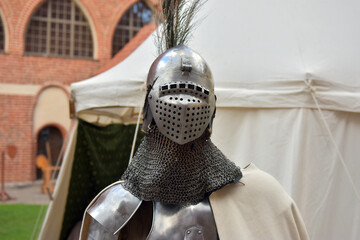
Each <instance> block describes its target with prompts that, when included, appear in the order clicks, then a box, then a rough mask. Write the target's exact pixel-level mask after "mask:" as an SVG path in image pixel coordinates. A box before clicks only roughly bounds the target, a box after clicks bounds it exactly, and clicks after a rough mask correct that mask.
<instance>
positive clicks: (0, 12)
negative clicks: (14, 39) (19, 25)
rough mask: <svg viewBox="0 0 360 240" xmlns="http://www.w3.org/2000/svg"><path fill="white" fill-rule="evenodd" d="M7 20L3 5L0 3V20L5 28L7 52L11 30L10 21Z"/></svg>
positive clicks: (5, 49)
mask: <svg viewBox="0 0 360 240" xmlns="http://www.w3.org/2000/svg"><path fill="white" fill-rule="evenodd" d="M6 20H7V19H6V17H5V15H4V12H3V6H2V4H0V21H1V22H2V25H3V29H4V52H7V49H8V42H9V30H8V23H7V21H6Z"/></svg>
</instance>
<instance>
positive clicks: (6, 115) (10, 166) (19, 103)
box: [0, 95, 35, 182]
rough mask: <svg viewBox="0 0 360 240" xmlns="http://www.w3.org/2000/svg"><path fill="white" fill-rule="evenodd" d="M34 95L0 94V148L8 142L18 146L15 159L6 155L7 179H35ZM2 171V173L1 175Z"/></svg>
mask: <svg viewBox="0 0 360 240" xmlns="http://www.w3.org/2000/svg"><path fill="white" fill-rule="evenodd" d="M33 101H34V97H31V96H14V95H12V96H10V95H0V106H1V111H0V150H1V152H3V151H6V146H7V145H8V144H13V145H15V146H16V147H17V153H16V156H15V158H14V159H10V158H9V157H8V156H7V157H6V161H5V164H6V167H5V169H6V172H5V179H6V181H15V182H26V181H29V180H33V179H35V165H34V162H33V161H34V160H33V158H32V154H33V153H32V147H31V139H32V136H31V135H32V130H31V129H32V113H31V111H32V105H33ZM1 172H2V171H0V175H1Z"/></svg>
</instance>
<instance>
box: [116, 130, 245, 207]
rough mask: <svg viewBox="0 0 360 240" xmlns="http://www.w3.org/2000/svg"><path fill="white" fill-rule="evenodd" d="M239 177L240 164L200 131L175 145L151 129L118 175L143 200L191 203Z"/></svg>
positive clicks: (200, 199) (125, 185) (240, 175)
mask: <svg viewBox="0 0 360 240" xmlns="http://www.w3.org/2000/svg"><path fill="white" fill-rule="evenodd" d="M241 177H242V173H241V171H240V168H239V167H237V166H236V165H235V164H234V163H233V162H231V161H230V160H228V159H227V158H226V157H225V156H224V154H223V153H222V152H221V151H220V150H219V149H218V148H217V147H216V146H215V145H214V144H213V143H212V142H211V140H210V139H209V138H208V137H207V136H206V134H204V135H203V136H202V137H200V138H199V139H197V140H195V141H192V142H190V143H186V144H184V145H179V144H177V143H175V142H173V141H171V140H169V139H168V138H166V137H165V136H164V135H162V134H161V133H160V132H159V131H158V130H157V129H154V130H153V131H152V132H150V133H149V134H148V135H146V136H145V137H144V138H143V140H142V143H141V144H140V146H139V148H138V150H137V152H136V154H135V156H134V158H133V159H132V161H131V163H130V164H129V166H128V168H127V170H126V171H125V173H124V174H123V176H122V179H123V180H125V182H124V188H125V189H127V190H128V191H130V192H131V193H132V194H134V195H135V196H136V197H138V198H140V199H142V200H145V201H160V202H165V203H171V204H195V203H198V202H200V201H202V200H203V199H204V197H205V196H207V194H210V193H211V192H213V191H215V190H217V189H219V188H221V187H223V186H224V185H226V184H229V183H232V182H234V181H237V180H239V179H240V178H241Z"/></svg>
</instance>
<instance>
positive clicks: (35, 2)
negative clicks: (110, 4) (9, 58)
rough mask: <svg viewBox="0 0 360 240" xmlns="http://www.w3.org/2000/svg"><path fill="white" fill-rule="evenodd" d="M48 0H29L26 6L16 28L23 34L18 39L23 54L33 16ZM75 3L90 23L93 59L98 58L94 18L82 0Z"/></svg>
mask: <svg viewBox="0 0 360 240" xmlns="http://www.w3.org/2000/svg"><path fill="white" fill-rule="evenodd" d="M46 1H48V0H28V1H27V2H26V6H25V7H24V8H23V11H22V13H21V16H20V17H19V21H18V24H17V26H16V31H15V32H16V33H17V34H22V36H21V37H19V38H16V39H19V41H20V42H19V43H17V44H19V46H20V49H21V54H22V53H23V52H24V51H25V39H26V31H27V28H28V25H29V23H30V20H31V16H32V15H33V14H34V13H35V11H36V10H37V9H38V8H39V7H40V5H41V4H42V3H44V2H46ZM72 1H74V3H75V5H76V6H77V7H78V8H79V9H80V11H81V12H82V13H83V14H84V16H85V18H86V20H87V21H88V23H89V27H90V31H91V35H92V37H93V58H94V59H96V58H97V49H98V47H97V42H98V40H97V35H96V33H95V27H94V23H93V21H92V18H91V17H90V14H89V13H88V11H87V9H86V7H85V6H84V5H83V3H82V2H81V1H80V0H72Z"/></svg>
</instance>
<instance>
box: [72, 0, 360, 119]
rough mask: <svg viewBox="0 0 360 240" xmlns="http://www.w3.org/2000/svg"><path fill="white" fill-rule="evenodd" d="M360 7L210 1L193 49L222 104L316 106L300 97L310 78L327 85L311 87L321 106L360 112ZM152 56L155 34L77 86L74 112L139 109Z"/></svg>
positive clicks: (280, 0)
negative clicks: (207, 67) (210, 74)
mask: <svg viewBox="0 0 360 240" xmlns="http://www.w3.org/2000/svg"><path fill="white" fill-rule="evenodd" d="M359 8H360V4H359V3H358V2H357V1H354V0H347V1H345V2H341V3H339V2H338V1H316V2H314V1H310V0H309V1H301V2H291V3H290V2H286V1H283V0H275V1H265V0H257V1H250V2H249V1H234V0H227V1H224V2H221V3H218V2H216V1H209V2H207V4H205V6H204V11H202V12H201V13H200V14H199V19H200V20H201V21H200V24H199V26H198V28H197V29H196V31H195V32H194V36H193V40H192V42H191V44H190V46H191V47H192V48H193V49H195V50H196V51H198V52H199V53H201V55H202V56H203V57H204V58H205V59H206V60H207V62H208V64H209V65H210V67H211V70H212V72H213V75H214V79H215V87H216V94H217V95H218V99H219V100H218V103H217V105H218V106H220V107H313V101H312V99H311V98H307V97H309V95H308V96H306V95H304V94H300V92H301V91H304V90H306V87H307V85H306V84H305V82H304V80H306V79H307V78H312V79H315V80H323V81H313V82H312V84H313V85H315V87H316V88H317V90H318V92H317V93H318V95H319V96H322V97H323V98H324V102H323V103H322V104H323V107H324V108H330V109H334V108H335V109H337V110H345V111H355V112H358V111H359V110H360V105H359V102H360V101H359V96H358V94H357V93H358V92H359V89H360V88H359V87H360V82H359V81H358V79H357V78H358V76H360V68H359V62H360V48H359V47H358V43H359V42H360V33H359V31H357V29H359V27H360V22H359V21H358V18H359V17H358V14H357V11H355V9H359ZM155 57H156V49H155V47H154V43H153V38H152V37H150V38H148V39H147V40H146V41H145V42H144V43H143V44H142V45H141V46H140V47H139V48H138V49H137V50H136V51H135V52H134V53H133V54H132V55H131V56H130V57H128V58H127V59H126V60H125V61H123V62H121V63H120V64H118V65H117V66H115V67H114V68H112V69H110V70H109V71H107V72H104V73H102V74H99V75H97V76H95V77H92V78H90V79H88V80H85V81H81V82H78V83H74V84H72V86H71V88H72V95H73V97H74V98H75V104H76V111H77V112H81V111H84V110H89V109H94V108H103V107H113V106H140V105H141V104H142V99H143V96H144V90H145V87H144V81H145V79H146V75H147V71H148V69H149V67H150V65H151V63H152V62H153V60H154V59H155ZM344 93H346V94H344ZM274 94H275V96H274ZM341 94H343V95H346V96H347V97H349V98H346V97H345V98H344V96H342V97H341V99H339V98H338V97H339V95H341ZM354 98H355V99H356V103H357V104H355V105H354V104H349V103H354V101H353V100H354ZM330 99H332V100H330ZM328 101H330V102H328ZM94 113H95V114H97V113H99V110H97V112H94Z"/></svg>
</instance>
